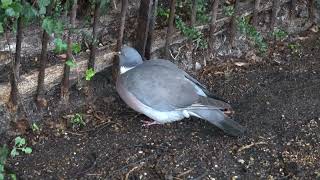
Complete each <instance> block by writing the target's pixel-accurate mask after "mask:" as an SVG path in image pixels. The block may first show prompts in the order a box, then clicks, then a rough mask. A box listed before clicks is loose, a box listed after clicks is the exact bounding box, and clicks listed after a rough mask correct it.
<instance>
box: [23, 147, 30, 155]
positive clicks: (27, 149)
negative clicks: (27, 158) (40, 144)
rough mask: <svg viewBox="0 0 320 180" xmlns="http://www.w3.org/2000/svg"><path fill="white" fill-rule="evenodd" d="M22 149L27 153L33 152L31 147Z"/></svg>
mask: <svg viewBox="0 0 320 180" xmlns="http://www.w3.org/2000/svg"><path fill="white" fill-rule="evenodd" d="M21 151H23V152H24V153H26V154H31V153H32V148H31V147H26V148H22V149H21Z"/></svg>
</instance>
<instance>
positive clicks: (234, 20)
mask: <svg viewBox="0 0 320 180" xmlns="http://www.w3.org/2000/svg"><path fill="white" fill-rule="evenodd" d="M239 1H240V0H235V2H234V14H233V16H232V18H231V27H230V45H231V47H232V48H234V47H235V40H236V33H237V17H238V16H237V14H238V10H239V4H240V2H239Z"/></svg>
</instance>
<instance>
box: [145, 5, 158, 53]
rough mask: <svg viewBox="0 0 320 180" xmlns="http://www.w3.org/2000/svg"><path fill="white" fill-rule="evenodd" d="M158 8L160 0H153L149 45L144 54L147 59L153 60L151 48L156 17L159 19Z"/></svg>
mask: <svg viewBox="0 0 320 180" xmlns="http://www.w3.org/2000/svg"><path fill="white" fill-rule="evenodd" d="M157 7H158V0H153V6H152V10H151V18H150V25H149V32H148V39H147V44H146V48H145V53H144V54H145V57H146V59H150V58H151V47H152V41H153V38H154V37H153V32H154V27H155V23H156V17H157Z"/></svg>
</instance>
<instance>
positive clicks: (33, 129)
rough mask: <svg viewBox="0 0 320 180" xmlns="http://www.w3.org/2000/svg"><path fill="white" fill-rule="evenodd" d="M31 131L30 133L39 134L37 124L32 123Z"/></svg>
mask: <svg viewBox="0 0 320 180" xmlns="http://www.w3.org/2000/svg"><path fill="white" fill-rule="evenodd" d="M31 129H32V132H34V133H38V132H40V128H39V126H38V125H37V123H32V125H31Z"/></svg>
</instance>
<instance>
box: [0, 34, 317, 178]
mask: <svg viewBox="0 0 320 180" xmlns="http://www.w3.org/2000/svg"><path fill="white" fill-rule="evenodd" d="M319 35H320V34H319V33H318V34H301V35H300V37H307V38H306V39H305V40H304V41H300V40H295V41H294V42H290V43H295V44H301V47H300V48H298V49H297V50H298V53H295V52H294V50H290V49H289V48H288V43H289V42H282V43H277V44H276V45H275V46H274V49H275V51H274V52H273V53H271V54H270V55H267V57H265V58H263V59H262V61H261V62H257V61H252V60H250V59H246V58H241V59H232V58H229V59H225V61H223V62H218V61H210V62H208V64H207V66H205V67H204V68H203V69H202V70H200V71H197V72H193V73H192V74H193V75H195V76H196V77H197V78H198V79H199V80H200V81H201V82H203V83H204V84H205V85H207V87H208V88H209V89H210V90H211V91H212V92H214V93H216V94H217V95H219V96H222V97H223V98H225V99H228V100H229V101H230V103H231V104H232V106H233V107H234V109H235V111H236V115H235V117H236V119H237V121H239V122H240V123H241V124H242V125H244V126H246V127H247V129H248V130H247V133H246V134H245V136H243V137H241V138H234V137H229V136H227V135H225V134H224V133H223V132H222V131H220V130H219V129H218V128H216V127H214V126H213V125H211V124H209V123H207V122H205V121H203V120H200V119H197V118H191V119H185V120H183V121H180V122H175V123H171V124H166V125H159V126H158V125H156V126H152V127H149V128H144V127H142V123H141V122H140V121H141V120H147V119H148V118H147V117H145V116H144V115H139V114H137V113H136V112H134V111H133V110H131V109H129V108H128V107H127V106H126V105H125V104H124V102H123V101H122V100H121V99H120V98H119V96H118V95H117V93H116V91H115V89H114V86H113V85H112V83H111V82H112V81H111V79H110V78H111V76H110V70H106V71H104V72H102V73H99V74H97V75H96V76H95V78H94V80H93V84H94V87H95V88H94V95H95V98H94V99H93V100H90V101H88V100H86V98H85V96H84V94H83V93H82V91H81V90H80V91H79V90H78V89H77V87H73V90H72V94H71V105H70V107H69V108H66V107H62V106H61V105H59V104H58V103H57V96H58V94H59V88H57V89H56V90H53V91H51V92H49V93H48V94H49V95H50V97H51V99H50V101H49V104H50V105H49V110H47V112H43V113H46V114H47V115H46V116H45V120H43V121H42V122H40V123H41V124H40V126H41V128H42V131H41V132H40V133H34V132H32V131H31V130H30V129H29V128H28V127H24V126H23V125H22V124H23V123H22V122H23V120H22V121H20V122H18V123H17V124H15V125H14V127H13V128H16V129H15V131H16V132H15V133H19V134H22V136H24V137H26V139H27V141H28V143H29V146H31V147H32V149H33V152H32V154H30V155H20V156H17V157H15V158H9V161H8V163H7V167H6V169H8V170H13V171H14V172H15V173H16V174H17V176H18V177H19V178H21V179H213V178H215V179H236V178H240V179H260V178H263V179H316V178H320V152H319V151H320V128H319V125H320V108H319V105H320V90H319V88H320V61H319V57H320V36H319ZM182 54H183V52H182ZM203 56H205V54H201V53H200V54H198V55H195V56H194V57H198V58H199V59H202V58H203ZM236 62H243V63H244V64H242V65H243V66H242V65H241V64H239V63H236ZM58 108H60V109H64V108H65V111H64V112H65V113H64V114H63V115H61V114H59V113H56V112H58V110H57V109H58ZM31 109H32V108H31ZM75 113H81V114H83V116H84V119H85V121H86V126H85V127H84V128H72V127H71V124H70V123H69V120H70V116H68V115H72V114H75ZM30 114H36V113H30ZM30 116H31V117H32V116H33V115H30ZM29 118H30V117H29ZM19 123H20V124H19ZM15 133H12V135H11V136H9V135H8V136H6V137H1V138H0V143H1V144H3V143H8V144H9V145H12V139H13V138H14V136H16V135H17V134H15Z"/></svg>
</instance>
